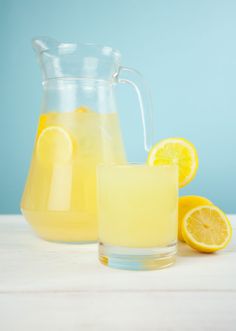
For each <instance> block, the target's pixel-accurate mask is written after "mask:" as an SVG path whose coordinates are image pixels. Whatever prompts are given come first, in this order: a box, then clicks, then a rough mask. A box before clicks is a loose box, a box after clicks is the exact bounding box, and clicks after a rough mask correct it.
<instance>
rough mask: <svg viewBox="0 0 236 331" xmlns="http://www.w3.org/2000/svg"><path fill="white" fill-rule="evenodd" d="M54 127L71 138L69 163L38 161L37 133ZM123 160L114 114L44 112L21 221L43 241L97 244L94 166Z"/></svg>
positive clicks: (122, 161) (46, 157)
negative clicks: (71, 151)
mask: <svg viewBox="0 0 236 331" xmlns="http://www.w3.org/2000/svg"><path fill="white" fill-rule="evenodd" d="M53 126H54V127H55V126H57V127H60V128H63V129H64V130H66V132H68V133H69V135H70V137H71V139H72V140H73V154H72V157H71V159H70V160H69V161H68V162H63V163H60V162H58V160H55V162H53V159H52V155H45V157H44V159H45V162H44V161H42V159H39V157H38V152H37V148H38V140H39V137H40V134H41V133H42V132H43V130H44V129H45V128H50V127H53ZM41 158H42V157H41ZM47 159H48V160H50V162H46V161H47ZM124 162H125V156H124V150H123V145H122V140H121V133H120V127H119V122H118V117H117V114H115V113H111V114H97V113H95V112H92V111H89V112H76V111H75V112H70V113H56V112H55V113H54V112H51V113H45V114H42V115H41V117H40V121H39V127H38V134H37V137H36V142H35V148H34V152H33V158H32V163H31V168H30V172H29V176H28V180H27V183H26V187H25V192H24V194H23V198H22V205H21V207H22V212H23V214H24V216H25V218H26V219H27V221H28V222H29V223H30V224H31V225H32V227H33V228H34V230H35V231H36V232H37V233H38V234H39V235H40V236H41V237H43V238H45V239H47V240H53V241H65V242H88V241H95V240H97V237H98V225H97V203H96V202H97V201H96V166H97V165H98V164H100V163H108V164H109V163H115V164H116V163H117V164H120V163H124Z"/></svg>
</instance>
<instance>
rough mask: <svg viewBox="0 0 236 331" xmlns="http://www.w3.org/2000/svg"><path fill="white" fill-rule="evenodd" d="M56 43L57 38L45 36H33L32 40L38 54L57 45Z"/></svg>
mask: <svg viewBox="0 0 236 331" xmlns="http://www.w3.org/2000/svg"><path fill="white" fill-rule="evenodd" d="M58 45H59V42H58V41H57V40H55V39H53V38H50V37H46V36H42V37H41V36H40V37H35V38H33V40H32V46H33V49H34V50H35V52H36V53H37V54H38V55H39V54H41V53H42V52H44V51H47V50H50V49H52V48H55V47H58Z"/></svg>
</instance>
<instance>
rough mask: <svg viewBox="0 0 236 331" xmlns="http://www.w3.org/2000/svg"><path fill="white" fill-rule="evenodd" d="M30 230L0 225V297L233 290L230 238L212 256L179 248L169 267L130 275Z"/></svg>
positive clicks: (17, 221) (10, 222) (93, 252)
mask: <svg viewBox="0 0 236 331" xmlns="http://www.w3.org/2000/svg"><path fill="white" fill-rule="evenodd" d="M231 219H232V220H233V221H235V218H231ZM235 223H236V222H235ZM29 229H30V228H29V226H28V225H27V224H26V223H25V222H24V221H23V218H22V217H20V216H14V217H5V218H3V217H2V218H1V220H0V292H1V293H10V292H16V291H18V292H24V291H57V292H59V291H69V292H72V291H111V290H114V291H118V290H123V291H124V290H133V291H134V290H148V291H149V290H161V291H165V290H168V291H169V290H194V291H195V290H201V291H203V290H206V291H209V290H211V291H214V290H226V291H229V290H236V281H235V279H236V252H235V248H234V246H235V245H234V244H233V243H234V242H235V238H234V240H232V243H231V245H230V246H229V247H228V248H227V249H226V250H224V251H222V252H220V253H218V254H215V255H205V254H199V253H197V252H195V251H193V250H191V249H190V248H188V247H187V246H186V245H180V247H179V255H178V259H177V263H176V265H175V266H174V267H171V268H168V269H163V270H157V271H150V272H145V271H144V272H132V271H123V270H114V269H110V268H106V267H104V266H102V265H101V264H99V262H98V259H97V246H96V245H70V244H55V243H50V242H46V241H43V240H41V239H39V238H37V237H35V236H34V234H33V233H32V232H30V231H29ZM234 232H235V231H234ZM234 236H235V235H234Z"/></svg>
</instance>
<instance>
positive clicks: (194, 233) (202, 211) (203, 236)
mask: <svg viewBox="0 0 236 331" xmlns="http://www.w3.org/2000/svg"><path fill="white" fill-rule="evenodd" d="M182 234H183V237H184V240H185V241H186V243H187V244H189V246H191V247H192V248H195V249H196V250H198V251H200V252H205V253H211V252H215V251H217V250H219V249H222V248H224V247H225V246H226V245H227V244H228V243H229V241H230V239H231V236H232V227H231V224H230V222H229V220H228V218H227V216H226V215H225V214H224V213H223V211H221V210H220V209H219V208H218V207H216V206H200V207H196V208H194V209H192V210H190V211H189V212H188V213H187V214H186V215H185V217H184V220H183V225H182Z"/></svg>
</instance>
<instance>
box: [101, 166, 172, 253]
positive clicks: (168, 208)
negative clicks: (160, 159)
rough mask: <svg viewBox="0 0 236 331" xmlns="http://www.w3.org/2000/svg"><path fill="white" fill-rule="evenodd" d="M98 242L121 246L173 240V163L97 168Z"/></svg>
mask: <svg viewBox="0 0 236 331" xmlns="http://www.w3.org/2000/svg"><path fill="white" fill-rule="evenodd" d="M98 193H99V196H98V208H99V241H100V242H102V243H103V244H109V245H113V246H124V247H136V248H147V247H159V246H167V245H171V244H173V243H175V242H176V239H177V227H178V223H177V216H178V215H177V213H178V209H177V208H178V207H177V206H178V169H177V167H176V166H157V167H149V166H137V165H136V166H130V165H129V166H114V167H113V166H104V167H103V166H100V167H98Z"/></svg>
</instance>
